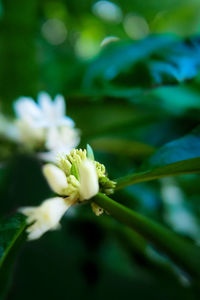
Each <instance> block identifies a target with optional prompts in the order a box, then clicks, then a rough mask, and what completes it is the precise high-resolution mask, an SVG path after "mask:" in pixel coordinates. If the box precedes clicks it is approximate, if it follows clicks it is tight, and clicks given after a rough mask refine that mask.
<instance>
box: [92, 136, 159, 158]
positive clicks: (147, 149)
mask: <svg viewBox="0 0 200 300" xmlns="http://www.w3.org/2000/svg"><path fill="white" fill-rule="evenodd" d="M90 143H91V145H92V147H93V148H94V149H95V150H96V151H103V152H104V151H105V152H108V153H111V154H118V155H121V156H131V157H136V158H137V157H140V158H141V157H143V158H145V157H148V156H150V155H151V154H153V153H154V151H155V149H154V147H152V146H150V145H147V144H144V143H141V142H137V141H131V140H127V139H120V138H109V137H104V138H96V139H93V140H91V141H90Z"/></svg>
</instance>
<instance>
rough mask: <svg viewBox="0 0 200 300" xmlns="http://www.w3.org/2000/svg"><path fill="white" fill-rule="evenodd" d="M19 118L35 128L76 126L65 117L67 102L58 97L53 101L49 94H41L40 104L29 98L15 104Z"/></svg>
mask: <svg viewBox="0 0 200 300" xmlns="http://www.w3.org/2000/svg"><path fill="white" fill-rule="evenodd" d="M14 109H15V112H16V115H17V117H18V118H19V119H20V120H24V121H26V122H28V123H29V124H31V125H32V126H33V127H36V128H37V127H40V128H49V127H57V126H70V127H73V126H74V121H73V120H72V119H71V118H69V117H66V116H65V100H64V98H63V96H61V95H57V96H56V97H55V100H54V101H52V100H51V98H50V96H49V95H48V94H47V93H44V92H41V93H39V96H38V104H37V103H36V102H35V101H34V100H33V99H32V98H29V97H20V98H19V99H18V100H17V101H16V102H15V104H14Z"/></svg>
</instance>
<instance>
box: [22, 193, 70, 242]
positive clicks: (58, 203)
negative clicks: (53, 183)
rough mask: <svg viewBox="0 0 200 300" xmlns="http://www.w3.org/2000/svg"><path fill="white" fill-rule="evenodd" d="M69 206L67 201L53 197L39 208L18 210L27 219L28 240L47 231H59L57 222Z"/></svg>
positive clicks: (36, 237)
mask: <svg viewBox="0 0 200 300" xmlns="http://www.w3.org/2000/svg"><path fill="white" fill-rule="evenodd" d="M71 205H72V203H71V202H70V201H69V200H67V199H65V200H64V199H63V198H61V197H55V198H51V199H47V200H45V201H44V202H43V203H42V204H41V205H40V206H37V207H22V208H21V209H19V211H20V212H21V213H23V214H24V215H26V216H27V217H28V218H27V223H28V224H30V226H29V227H28V229H27V232H28V239H29V240H35V239H38V238H40V237H41V236H42V235H43V234H44V233H45V232H47V231H49V230H56V229H59V228H60V223H59V222H60V220H61V218H62V216H63V215H64V214H65V212H66V211H67V210H68V208H69V207H70V206H71ZM31 223H33V224H32V225H31Z"/></svg>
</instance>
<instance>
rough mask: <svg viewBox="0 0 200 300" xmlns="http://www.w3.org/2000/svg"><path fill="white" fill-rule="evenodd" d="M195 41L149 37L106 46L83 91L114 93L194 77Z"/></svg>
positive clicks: (198, 48) (198, 60)
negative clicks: (115, 90)
mask: <svg viewBox="0 0 200 300" xmlns="http://www.w3.org/2000/svg"><path fill="white" fill-rule="evenodd" d="M199 53H200V46H199V39H198V38H193V39H192V38H191V39H187V40H179V39H178V38H175V37H174V36H171V35H155V36H149V37H147V38H145V39H143V40H140V41H136V42H116V43H114V44H111V45H108V47H107V48H106V49H104V50H103V51H102V52H101V54H100V55H99V57H97V58H96V60H94V61H93V62H92V63H91V65H89V67H88V70H87V72H86V75H85V77H84V81H83V86H84V87H85V88H94V87H96V88H99V89H102V88H105V89H108V87H110V88H112V89H114V88H119V87H120V86H121V87H124V88H125V90H126V94H127V87H133V86H145V87H152V86H154V85H155V84H156V85H157V84H159V85H160V84H166V83H172V82H173V83H174V82H180V81H184V80H186V79H190V78H192V77H194V76H195V75H196V74H197V72H198V70H199V66H200V56H199Z"/></svg>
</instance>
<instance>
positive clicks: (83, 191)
mask: <svg viewBox="0 0 200 300" xmlns="http://www.w3.org/2000/svg"><path fill="white" fill-rule="evenodd" d="M79 177H80V179H79V181H80V189H79V193H80V199H81V200H85V199H90V198H92V197H93V196H95V195H96V194H97V193H98V191H99V183H98V176H97V172H96V168H95V165H94V163H93V162H92V161H91V160H89V159H85V160H84V161H83V162H82V163H81V164H80V166H79Z"/></svg>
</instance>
